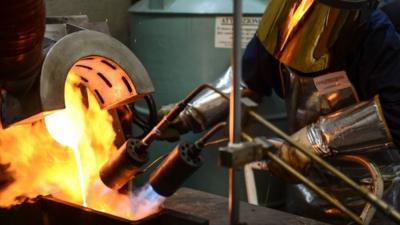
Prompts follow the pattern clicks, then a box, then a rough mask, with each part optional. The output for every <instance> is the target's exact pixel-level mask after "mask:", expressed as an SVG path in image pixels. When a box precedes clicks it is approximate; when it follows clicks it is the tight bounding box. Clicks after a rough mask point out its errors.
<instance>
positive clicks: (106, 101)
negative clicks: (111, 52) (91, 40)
mask: <svg viewBox="0 0 400 225" xmlns="http://www.w3.org/2000/svg"><path fill="white" fill-rule="evenodd" d="M71 71H72V72H73V73H75V74H76V75H78V77H79V79H80V80H81V82H82V83H84V84H85V86H87V87H88V88H89V89H90V90H91V91H92V93H94V94H95V97H96V98H97V100H98V102H99V103H100V106H101V108H102V109H111V108H114V107H116V106H119V105H123V104H124V103H127V102H130V101H133V100H134V99H137V98H139V97H141V96H139V94H138V93H137V92H136V89H135V86H134V85H133V83H132V81H131V80H130V78H129V76H128V74H127V73H126V72H125V71H124V70H123V69H122V68H120V67H119V66H118V65H117V64H116V63H115V62H113V61H112V60H110V59H107V58H104V57H101V56H88V57H84V58H82V59H80V60H79V61H78V62H76V63H75V64H74V65H73V66H72V68H71Z"/></svg>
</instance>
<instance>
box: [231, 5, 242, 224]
mask: <svg viewBox="0 0 400 225" xmlns="http://www.w3.org/2000/svg"><path fill="white" fill-rule="evenodd" d="M241 23H242V0H233V54H232V69H233V75H232V83H231V95H230V104H229V144H236V143H239V142H240V132H241V124H242V121H241V101H240V98H241V92H240V83H241V82H240V79H241V77H242V76H241V72H242V65H241V47H242V46H241ZM235 172H236V171H235V168H229V171H228V174H229V220H230V224H231V225H237V224H239V196H238V190H237V187H238V186H239V185H238V179H237V174H236V173H235Z"/></svg>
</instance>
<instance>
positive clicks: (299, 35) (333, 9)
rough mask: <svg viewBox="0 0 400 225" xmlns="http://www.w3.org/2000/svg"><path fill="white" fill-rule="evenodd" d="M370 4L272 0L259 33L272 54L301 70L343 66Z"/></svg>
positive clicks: (358, 0) (347, 0) (354, 0)
mask: <svg viewBox="0 0 400 225" xmlns="http://www.w3.org/2000/svg"><path fill="white" fill-rule="evenodd" d="M370 5H371V3H370V2H369V1H366V0H336V1H333V0H270V2H269V5H268V6H267V8H266V12H265V13H264V16H263V18H262V20H261V22H260V26H259V29H258V31H257V37H258V39H259V40H260V41H261V43H262V44H263V46H264V47H265V49H266V50H267V51H268V52H269V53H270V54H271V55H273V56H274V57H275V58H276V59H278V60H279V61H280V62H281V63H283V64H285V65H286V66H288V67H290V68H292V69H295V70H297V71H299V72H303V73H314V72H319V71H323V70H326V69H329V68H332V67H340V64H343V62H344V60H345V59H346V57H347V56H348V54H347V53H348V51H350V50H351V49H352V45H354V44H355V43H354V41H356V37H357V35H358V32H357V28H358V27H360V24H361V23H362V21H363V18H364V16H365V13H364V12H365V11H366V9H368V8H370V7H371V6H370Z"/></svg>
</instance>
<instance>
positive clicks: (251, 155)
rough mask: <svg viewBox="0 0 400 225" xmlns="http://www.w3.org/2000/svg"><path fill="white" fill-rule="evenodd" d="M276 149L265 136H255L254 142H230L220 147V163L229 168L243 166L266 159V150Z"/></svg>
mask: <svg viewBox="0 0 400 225" xmlns="http://www.w3.org/2000/svg"><path fill="white" fill-rule="evenodd" d="M274 149H275V147H274V146H273V145H272V144H271V143H270V142H269V141H268V140H267V138H265V137H258V138H255V139H254V140H253V141H252V142H240V143H236V144H229V145H228V146H227V147H222V148H220V150H219V164H220V165H221V166H224V167H228V168H235V167H241V166H244V165H246V164H248V163H251V162H255V161H260V160H263V159H265V151H269V150H274Z"/></svg>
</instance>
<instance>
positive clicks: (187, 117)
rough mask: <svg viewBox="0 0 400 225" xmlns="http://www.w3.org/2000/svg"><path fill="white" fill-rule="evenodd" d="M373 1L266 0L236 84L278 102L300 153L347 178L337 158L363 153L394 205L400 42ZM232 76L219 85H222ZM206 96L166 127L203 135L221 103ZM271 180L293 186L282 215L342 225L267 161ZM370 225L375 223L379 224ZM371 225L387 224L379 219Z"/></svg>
mask: <svg viewBox="0 0 400 225" xmlns="http://www.w3.org/2000/svg"><path fill="white" fill-rule="evenodd" d="M377 5H378V2H377V1H375V0H270V1H269V3H268V6H267V8H266V11H265V13H264V15H263V18H262V20H261V22H260V25H259V28H258V31H257V33H256V35H255V37H254V38H253V39H252V40H251V41H250V43H249V44H248V46H247V48H246V50H245V53H244V56H243V83H244V84H243V86H244V88H245V89H246V90H248V92H249V93H253V94H252V96H257V95H267V96H268V95H271V94H272V91H274V92H275V93H277V94H278V95H279V96H280V97H282V98H284V99H285V101H286V107H287V116H288V122H289V131H290V133H291V134H292V138H293V139H294V140H296V141H297V142H298V143H300V144H301V145H302V146H303V147H304V148H305V149H307V150H308V151H310V152H313V153H315V154H317V155H319V156H322V157H325V158H326V159H329V160H330V162H331V163H333V164H334V165H335V166H337V167H339V168H340V169H341V170H342V171H344V172H345V173H346V174H348V175H349V176H350V177H352V178H353V179H354V180H357V181H359V182H363V183H364V184H368V182H369V179H367V177H365V172H364V171H363V170H362V169H361V168H359V167H357V166H353V165H347V164H341V163H340V162H338V161H337V160H335V157H336V156H338V155H341V154H360V155H363V156H365V157H367V158H368V159H370V160H372V161H373V162H374V163H376V164H377V165H378V166H379V168H380V169H381V172H382V174H383V177H384V178H385V184H386V185H385V188H386V191H385V196H384V198H385V200H386V201H388V203H390V204H391V205H393V206H395V207H396V208H397V209H398V208H399V204H400V181H399V179H400V175H399V174H400V173H399V172H400V154H399V152H398V150H396V147H395V146H396V145H399V144H400V119H399V117H400V36H399V34H398V33H397V32H396V30H395V28H394V26H393V24H392V23H391V21H390V19H389V18H388V17H387V16H386V15H385V14H384V13H383V12H382V11H380V10H378V9H375V8H376V6H377ZM229 76H230V73H229V71H228V72H227V73H226V74H225V76H224V77H223V78H221V79H220V80H219V81H218V82H217V83H216V86H217V87H218V88H221V89H224V88H227V87H228V86H229V85H227V84H228V82H229ZM223 101H224V100H223V99H221V98H218V97H217V95H213V94H211V93H206V94H205V95H204V96H203V97H200V98H199V99H197V100H196V101H195V102H193V104H192V105H191V106H190V107H189V108H188V109H187V110H185V111H184V112H183V113H181V114H180V116H179V119H178V120H176V121H175V122H174V124H173V125H172V126H173V127H174V128H175V129H176V130H177V131H179V132H180V133H183V132H187V131H189V130H191V131H201V130H204V129H206V128H208V127H210V126H211V125H212V124H213V123H215V122H216V121H218V120H221V119H223V118H224V117H226V113H227V108H228V107H227V103H226V102H225V103H223ZM278 155H279V156H280V157H281V158H282V159H283V160H284V161H286V162H287V163H289V164H290V165H291V166H292V167H294V168H295V169H296V170H298V171H299V172H301V173H303V174H306V175H308V176H309V177H310V178H312V179H313V180H314V181H316V182H317V183H318V185H319V186H321V187H326V188H329V189H330V190H331V191H333V192H334V194H335V195H336V196H338V197H339V198H340V199H341V200H343V201H344V202H346V203H348V204H349V205H350V206H352V207H353V208H355V209H358V208H360V207H363V205H362V203H360V202H361V201H359V199H357V198H355V197H354V196H355V195H353V194H352V193H351V192H350V190H347V189H345V188H343V187H342V186H341V185H340V183H339V181H337V180H336V179H335V178H333V177H332V176H331V175H330V174H329V173H327V172H325V171H324V170H322V169H320V168H318V167H316V166H313V165H312V164H311V161H310V159H309V158H308V157H306V156H305V155H303V154H302V153H300V152H299V151H297V150H296V149H295V148H293V147H291V146H290V145H288V144H287V143H283V144H282V145H281V146H280V147H279V151H278ZM269 169H270V171H271V173H272V174H274V175H276V176H279V177H281V178H283V179H285V180H287V181H289V182H291V183H294V184H293V185H290V188H289V190H290V191H289V193H290V198H288V200H287V202H286V206H287V210H288V211H289V212H292V213H296V214H300V215H303V216H309V217H314V218H317V219H319V220H324V219H325V220H327V221H329V222H330V223H339V224H343V223H344V220H342V219H343V218H342V217H341V215H340V211H339V210H334V209H333V208H332V207H331V206H330V205H329V204H328V203H326V202H325V201H323V200H321V199H319V198H318V197H316V196H315V195H314V194H313V193H312V192H311V191H309V189H307V188H306V187H305V186H304V185H302V184H297V183H298V181H297V180H296V179H295V178H293V177H292V176H290V175H289V174H288V173H286V171H285V170H284V169H282V168H281V167H280V166H278V165H276V164H275V163H273V162H270V163H269ZM376 221H379V223H377V222H376ZM372 224H390V220H388V219H383V220H382V218H380V215H379V214H377V215H376V216H375V217H374V220H373V221H372Z"/></svg>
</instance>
